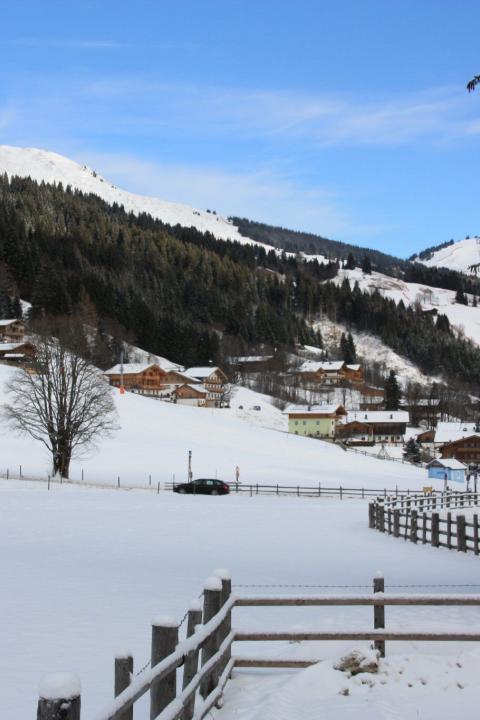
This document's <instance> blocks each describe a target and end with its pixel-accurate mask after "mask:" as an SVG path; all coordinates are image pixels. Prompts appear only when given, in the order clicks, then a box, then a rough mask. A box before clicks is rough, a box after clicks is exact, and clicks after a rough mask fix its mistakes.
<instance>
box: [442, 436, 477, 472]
mask: <svg viewBox="0 0 480 720" xmlns="http://www.w3.org/2000/svg"><path fill="white" fill-rule="evenodd" d="M440 455H441V457H442V458H443V459H445V458H455V460H459V461H460V462H462V463H465V464H466V465H477V464H479V463H480V434H474V435H469V436H468V437H463V438H460V439H459V440H454V441H453V442H449V443H445V445H442V447H441V448H440Z"/></svg>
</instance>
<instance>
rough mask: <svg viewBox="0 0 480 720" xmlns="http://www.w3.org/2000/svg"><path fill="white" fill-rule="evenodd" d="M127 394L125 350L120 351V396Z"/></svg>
mask: <svg viewBox="0 0 480 720" xmlns="http://www.w3.org/2000/svg"><path fill="white" fill-rule="evenodd" d="M124 393H125V388H124V387H123V350H121V351H120V395H123V394H124Z"/></svg>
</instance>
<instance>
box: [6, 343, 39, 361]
mask: <svg viewBox="0 0 480 720" xmlns="http://www.w3.org/2000/svg"><path fill="white" fill-rule="evenodd" d="M34 355H35V345H34V344H33V343H31V342H29V341H28V340H26V341H25V342H16V343H0V360H4V361H5V362H11V363H22V362H25V361H26V360H28V359H29V358H32V357H33V356H34Z"/></svg>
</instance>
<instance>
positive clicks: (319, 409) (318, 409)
mask: <svg viewBox="0 0 480 720" xmlns="http://www.w3.org/2000/svg"><path fill="white" fill-rule="evenodd" d="M283 414H284V415H306V414H309V415H335V414H338V415H346V410H345V408H344V407H343V405H288V406H287V407H286V408H285V410H284V411H283Z"/></svg>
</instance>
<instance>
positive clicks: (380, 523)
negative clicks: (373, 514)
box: [378, 505, 385, 532]
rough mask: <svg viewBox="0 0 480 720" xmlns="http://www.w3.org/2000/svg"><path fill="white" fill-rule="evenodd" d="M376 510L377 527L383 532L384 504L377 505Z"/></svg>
mask: <svg viewBox="0 0 480 720" xmlns="http://www.w3.org/2000/svg"><path fill="white" fill-rule="evenodd" d="M378 511H379V517H378V520H379V527H378V529H379V530H380V532H385V506H384V505H379V506H378Z"/></svg>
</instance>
